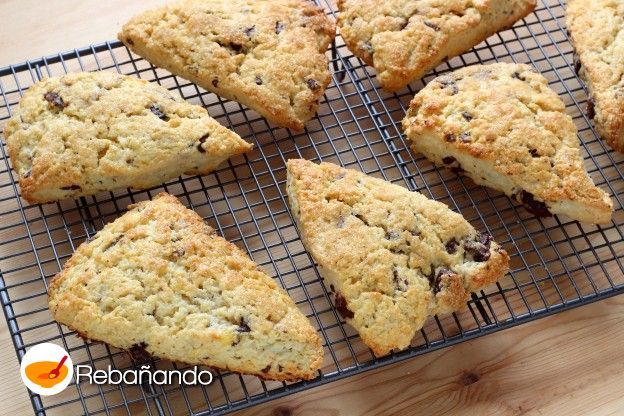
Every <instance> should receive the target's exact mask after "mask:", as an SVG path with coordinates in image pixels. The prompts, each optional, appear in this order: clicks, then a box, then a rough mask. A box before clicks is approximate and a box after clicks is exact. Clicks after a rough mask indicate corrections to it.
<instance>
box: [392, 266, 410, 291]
mask: <svg viewBox="0 0 624 416" xmlns="http://www.w3.org/2000/svg"><path fill="white" fill-rule="evenodd" d="M392 285H393V286H394V290H395V291H401V292H404V291H405V290H407V286H408V282H407V279H401V278H400V277H399V271H398V270H397V269H392Z"/></svg>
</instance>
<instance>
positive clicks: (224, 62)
mask: <svg viewBox="0 0 624 416" xmlns="http://www.w3.org/2000/svg"><path fill="white" fill-rule="evenodd" d="M118 36H119V39H120V40H121V41H122V42H123V43H124V44H125V45H126V46H127V47H129V48H130V49H132V50H133V51H134V52H136V53H137V54H139V55H141V56H142V57H144V58H145V59H147V60H148V61H150V62H151V63H153V64H154V65H156V66H159V67H162V68H166V69H167V70H169V71H170V72H172V73H174V74H176V75H179V76H181V77H184V78H186V79H188V80H191V81H193V82H194V83H196V84H197V85H199V86H201V87H203V88H205V89H206V90H208V91H212V92H214V93H216V94H218V95H221V96H222V97H225V98H227V99H230V100H234V101H238V102H240V103H242V104H245V105H246V106H248V107H250V108H253V109H254V110H256V111H258V112H259V113H260V114H261V115H263V116H264V117H266V118H267V119H269V120H270V121H272V122H274V123H275V124H277V125H280V126H284V127H290V128H293V129H296V130H302V129H303V127H304V123H305V122H306V121H308V120H309V119H311V118H312V117H313V116H314V114H315V113H316V109H317V107H318V104H319V100H320V99H321V97H322V96H323V94H324V92H325V88H327V85H328V84H329V82H330V80H331V75H330V73H329V69H328V61H327V58H326V56H325V52H326V50H327V47H328V46H329V44H330V43H331V42H332V40H333V39H334V36H335V25H334V22H333V21H332V20H331V19H329V17H327V16H326V15H325V12H324V11H323V9H321V8H320V7H317V6H316V5H315V4H314V2H311V1H306V0H182V1H178V2H176V3H172V4H170V5H167V6H165V7H162V8H159V9H155V10H150V11H147V12H144V13H143V14H140V15H138V16H136V17H134V18H133V19H131V20H130V21H129V22H128V23H126V24H125V25H124V27H123V29H122V31H121V33H119V35H118Z"/></svg>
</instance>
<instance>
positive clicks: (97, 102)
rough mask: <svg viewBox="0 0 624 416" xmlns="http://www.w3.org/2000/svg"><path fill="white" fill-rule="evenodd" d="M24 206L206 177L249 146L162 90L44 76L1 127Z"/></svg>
mask: <svg viewBox="0 0 624 416" xmlns="http://www.w3.org/2000/svg"><path fill="white" fill-rule="evenodd" d="M4 136H5V140H6V142H7V145H8V148H9V155H10V157H11V162H12V165H13V170H15V172H16V173H17V174H18V176H19V182H20V187H21V190H22V197H23V198H24V199H26V200H27V201H29V202H31V203H36V202H41V203H43V202H49V201H56V200H60V199H63V198H69V197H77V196H82V195H91V194H95V193H97V192H100V191H108V190H113V189H117V188H124V187H133V188H149V187H151V186H155V185H158V184H161V183H162V182H164V181H167V180H169V179H172V178H175V177H177V176H180V175H181V174H183V173H187V174H205V173H208V172H210V171H212V170H214V169H215V168H216V167H217V166H218V165H219V164H220V163H221V162H223V161H224V160H226V159H227V158H229V157H231V156H233V155H237V154H241V153H243V152H246V151H249V150H251V148H252V145H251V144H249V143H247V142H246V141H244V140H243V139H241V138H240V137H239V136H238V135H237V134H236V133H234V132H232V131H230V130H228V129H227V128H225V127H223V126H222V125H220V124H219V123H218V122H217V121H216V120H214V119H213V118H211V117H210V116H209V115H208V112H207V111H206V110H205V109H204V108H202V107H200V106H197V105H192V104H189V103H187V102H185V101H183V100H182V99H181V98H179V97H175V96H174V95H172V94H171V93H170V92H169V91H168V90H167V89H166V88H164V87H161V86H160V85H158V84H153V83H149V82H147V81H143V80H140V79H137V78H134V77H130V76H126V75H120V74H117V73H112V72H92V73H78V74H68V75H65V76H62V77H60V78H48V79H45V80H43V81H41V82H39V83H37V84H35V85H33V86H32V87H30V88H29V89H28V91H26V93H25V94H24V96H23V97H22V99H21V101H20V103H19V106H18V108H16V109H15V112H14V114H13V117H12V118H11V120H9V122H8V124H7V125H6V128H5V130H4Z"/></svg>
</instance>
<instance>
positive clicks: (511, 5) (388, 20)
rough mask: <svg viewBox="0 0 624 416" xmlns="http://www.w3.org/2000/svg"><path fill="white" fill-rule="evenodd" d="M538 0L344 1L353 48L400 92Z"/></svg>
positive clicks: (342, 23)
mask: <svg viewBox="0 0 624 416" xmlns="http://www.w3.org/2000/svg"><path fill="white" fill-rule="evenodd" d="M535 5H536V0H444V1H440V0H338V8H339V10H340V15H339V16H338V26H339V27H340V33H341V34H342V37H343V38H344V40H345V43H346V44H347V46H348V47H349V49H350V50H351V51H352V52H353V53H354V54H355V55H356V56H358V57H359V58H361V59H362V60H363V61H364V62H366V63H367V64H368V65H371V66H373V67H374V68H375V70H376V71H377V78H378V80H379V83H380V84H381V86H382V87H383V88H384V89H386V90H388V91H396V90H399V89H401V88H403V87H404V86H406V85H407V84H409V83H410V82H411V81H413V80H417V79H420V78H422V77H423V76H424V75H425V74H426V73H427V72H429V71H430V70H432V69H434V68H435V67H436V66H438V65H439V64H440V63H441V62H442V61H444V60H445V59H447V58H452V57H454V56H457V55H460V54H462V53H464V52H466V51H467V50H469V49H470V48H472V47H473V46H475V45H477V44H479V43H480V42H482V41H483V40H485V39H487V38H488V37H489V36H491V35H493V34H494V33H496V32H498V31H500V30H503V29H506V28H508V27H510V26H512V25H513V24H514V23H515V22H516V21H517V20H519V19H521V18H523V17H525V16H526V15H527V14H529V13H530V12H531V11H532V10H533V9H534V8H535Z"/></svg>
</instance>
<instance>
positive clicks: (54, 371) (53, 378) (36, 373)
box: [25, 356, 69, 389]
mask: <svg viewBox="0 0 624 416" xmlns="http://www.w3.org/2000/svg"><path fill="white" fill-rule="evenodd" d="M66 359H67V356H64V357H63V358H62V359H61V361H60V362H56V361H37V362H34V363H31V364H29V365H28V366H26V371H25V372H26V377H28V379H29V380H30V381H32V382H33V383H35V384H38V385H39V386H41V387H43V388H46V389H49V388H51V387H54V386H55V385H57V384H58V383H60V382H61V381H63V380H65V377H67V374H68V373H69V370H68V369H67V366H66V365H64V363H65V360H66Z"/></svg>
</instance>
